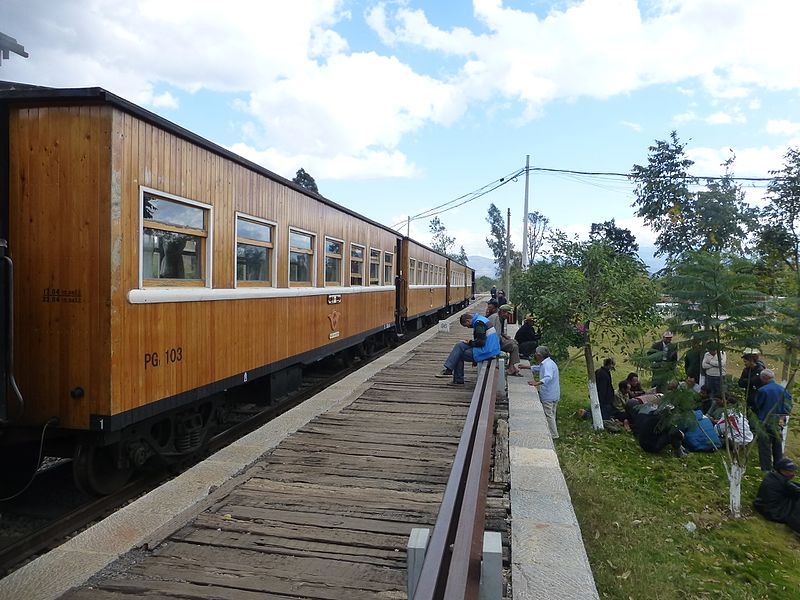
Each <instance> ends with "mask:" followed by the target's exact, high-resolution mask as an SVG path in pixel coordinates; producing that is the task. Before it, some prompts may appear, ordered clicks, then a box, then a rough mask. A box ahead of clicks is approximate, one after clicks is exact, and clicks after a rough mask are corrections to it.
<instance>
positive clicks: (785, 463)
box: [753, 457, 800, 534]
mask: <svg viewBox="0 0 800 600" xmlns="http://www.w3.org/2000/svg"><path fill="white" fill-rule="evenodd" d="M795 473H797V466H796V465H795V464H794V463H793V462H792V461H791V460H790V459H788V458H785V457H784V458H782V459H780V460H779V461H777V462H776V463H775V470H774V471H770V472H769V473H767V474H766V475H765V476H764V480H763V481H762V482H761V486H760V487H759V488H758V494H756V498H755V500H753V507H754V508H755V509H756V510H757V511H758V512H759V513H761V514H762V515H763V516H764V517H765V518H766V519H768V520H770V521H775V522H777V523H785V524H786V525H788V526H789V527H791V529H792V531H794V532H795V533H798V534H800V486H799V485H797V484H796V483H795V482H793V481H792V478H793V477H794V476H795Z"/></svg>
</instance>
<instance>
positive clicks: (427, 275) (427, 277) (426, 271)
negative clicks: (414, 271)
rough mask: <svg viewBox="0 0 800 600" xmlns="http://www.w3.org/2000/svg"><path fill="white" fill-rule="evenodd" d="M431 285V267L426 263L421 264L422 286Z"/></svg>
mask: <svg viewBox="0 0 800 600" xmlns="http://www.w3.org/2000/svg"><path fill="white" fill-rule="evenodd" d="M430 284H431V266H430V265H429V264H428V263H422V285H430Z"/></svg>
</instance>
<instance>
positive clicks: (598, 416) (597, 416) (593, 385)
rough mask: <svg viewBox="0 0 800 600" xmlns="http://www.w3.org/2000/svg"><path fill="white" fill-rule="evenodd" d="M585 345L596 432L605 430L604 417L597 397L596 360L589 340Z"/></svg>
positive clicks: (584, 352) (587, 334)
mask: <svg viewBox="0 0 800 600" xmlns="http://www.w3.org/2000/svg"><path fill="white" fill-rule="evenodd" d="M586 336H587V340H586V343H585V344H584V345H583V355H584V356H585V357H586V374H587V375H588V376H589V402H590V404H591V407H592V426H593V427H594V428H595V429H596V430H598V431H599V430H601V429H605V427H603V415H602V413H601V412H600V397H599V396H598V395H597V379H596V378H595V376H594V358H593V357H592V344H591V342H590V341H589V339H588V336H589V333H588V331H587V333H586Z"/></svg>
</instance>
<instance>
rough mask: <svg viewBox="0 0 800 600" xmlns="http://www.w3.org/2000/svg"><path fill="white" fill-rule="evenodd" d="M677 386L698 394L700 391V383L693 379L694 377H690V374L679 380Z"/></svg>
mask: <svg viewBox="0 0 800 600" xmlns="http://www.w3.org/2000/svg"><path fill="white" fill-rule="evenodd" d="M678 388H679V389H682V390H691V391H693V392H696V393H698V394H699V393H700V384H699V383H697V381H696V380H695V378H694V377H692V376H691V375H688V376H687V377H686V379H684V380H683V381H681V382H680V383H679V384H678Z"/></svg>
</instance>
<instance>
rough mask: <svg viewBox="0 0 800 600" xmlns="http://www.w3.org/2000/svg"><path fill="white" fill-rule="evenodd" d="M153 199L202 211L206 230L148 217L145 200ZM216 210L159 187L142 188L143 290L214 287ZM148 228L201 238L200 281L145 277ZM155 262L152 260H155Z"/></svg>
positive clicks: (140, 256)
mask: <svg viewBox="0 0 800 600" xmlns="http://www.w3.org/2000/svg"><path fill="white" fill-rule="evenodd" d="M146 196H152V197H154V198H155V199H157V200H164V201H166V202H172V203H175V204H183V205H185V206H189V207H192V208H199V209H201V210H202V215H203V229H197V228H195V227H181V226H180V225H175V224H171V223H164V222H159V221H157V220H155V219H149V218H145V215H144V207H145V197H146ZM213 210H214V207H213V206H212V205H210V204H206V203H204V202H199V201H197V200H192V199H190V198H184V197H182V196H176V195H175V194H170V193H168V192H163V191H161V190H157V189H155V188H151V187H147V186H143V185H141V186H139V289H144V288H163V287H197V288H201V287H206V288H209V287H211V282H212V278H211V273H212V268H213V253H212V251H211V249H212V247H213V239H214V236H213V234H214V230H213V224H214V214H213ZM145 229H155V230H158V231H165V232H172V233H177V234H184V235H188V236H192V237H196V238H199V243H200V244H201V248H200V251H199V252H198V253H197V255H198V256H199V257H200V278H199V279H184V278H172V277H170V278H167V277H164V278H161V277H158V278H145V276H144V262H145V243H144V242H145V240H144V238H145ZM151 259H152V257H151Z"/></svg>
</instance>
